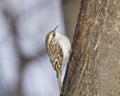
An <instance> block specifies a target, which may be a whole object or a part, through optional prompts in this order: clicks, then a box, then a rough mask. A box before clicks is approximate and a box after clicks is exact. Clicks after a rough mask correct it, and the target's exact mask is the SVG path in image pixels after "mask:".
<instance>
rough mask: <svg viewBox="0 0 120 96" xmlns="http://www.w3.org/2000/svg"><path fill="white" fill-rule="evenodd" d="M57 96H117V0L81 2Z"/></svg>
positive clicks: (119, 60)
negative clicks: (63, 76) (59, 93)
mask: <svg viewBox="0 0 120 96" xmlns="http://www.w3.org/2000/svg"><path fill="white" fill-rule="evenodd" d="M72 49H73V50H72V53H71V56H70V60H69V63H68V67H67V72H66V76H65V80H64V84H63V90H62V94H61V96H120V0H82V1H81V8H80V13H79V16H78V21H77V25H76V29H75V34H74V37H73V43H72Z"/></svg>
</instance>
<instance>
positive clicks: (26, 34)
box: [0, 0, 80, 96]
mask: <svg viewBox="0 0 120 96" xmlns="http://www.w3.org/2000/svg"><path fill="white" fill-rule="evenodd" d="M79 8H80V0H0V96H59V89H58V85H57V78H56V73H55V71H54V70H53V68H52V65H51V63H50V61H49V57H48V55H47V53H46V50H45V36H46V34H47V33H48V32H49V31H51V30H52V29H54V28H55V27H56V26H57V25H59V28H58V29H57V31H58V32H60V33H62V34H66V35H67V36H68V37H69V38H70V40H71V42H72V38H73V34H74V30H75V26H76V22H77V17H78V12H79ZM63 77H64V76H63Z"/></svg>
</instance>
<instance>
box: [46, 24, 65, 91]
mask: <svg viewBox="0 0 120 96" xmlns="http://www.w3.org/2000/svg"><path fill="white" fill-rule="evenodd" d="M57 27H58V26H57ZM57 27H56V28H57ZM56 28H55V29H54V30H53V31H51V32H49V33H48V34H47V36H46V48H47V53H48V55H49V56H50V62H51V63H52V66H53V68H54V70H55V71H56V73H57V79H58V85H59V89H60V91H61V87H62V82H61V75H62V72H61V71H62V70H61V68H62V65H63V64H62V63H63V50H62V48H61V47H60V44H59V42H57V40H55V39H56V38H55V36H56V33H55V30H56Z"/></svg>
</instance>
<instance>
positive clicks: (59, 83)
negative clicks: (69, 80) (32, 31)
mask: <svg viewBox="0 0 120 96" xmlns="http://www.w3.org/2000/svg"><path fill="white" fill-rule="evenodd" d="M61 77H62V76H61V72H60V71H59V72H57V80H58V86H59V90H60V93H61V91H62V90H61V88H62V81H61Z"/></svg>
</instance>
